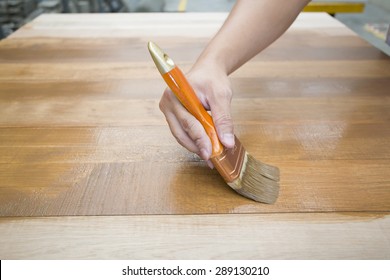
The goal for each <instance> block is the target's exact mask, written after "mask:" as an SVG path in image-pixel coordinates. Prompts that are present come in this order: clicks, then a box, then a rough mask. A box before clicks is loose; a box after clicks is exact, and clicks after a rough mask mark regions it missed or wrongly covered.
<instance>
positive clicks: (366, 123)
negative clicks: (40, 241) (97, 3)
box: [0, 14, 390, 216]
mask: <svg viewBox="0 0 390 280" xmlns="http://www.w3.org/2000/svg"><path fill="white" fill-rule="evenodd" d="M150 16H151V15H140V14H134V15H118V16H116V15H115V17H114V16H113V15H104V16H102V15H88V16H79V15H69V16H64V15H44V16H42V17H39V18H37V19H36V20H35V21H33V22H32V23H30V24H28V25H26V26H25V27H23V28H22V29H21V30H19V31H18V32H16V33H15V34H13V35H12V36H11V37H10V38H8V39H6V40H3V41H1V42H0V64H1V67H0V81H1V82H0V112H1V115H0V215H1V216H61V215H65V216H67V215H134V214H205V213H207V214H212V213H221V214H222V213H280V212H286V213H305V212H339V211H353V212H384V213H385V212H388V211H389V209H390V191H389V185H390V177H389V175H388V167H389V163H390V148H389V145H388V143H389V140H390V128H389V126H388V123H389V120H390V110H389V109H390V99H389V95H388V88H389V87H390V59H389V58H388V57H386V56H385V55H384V54H382V53H381V52H380V51H378V50H376V49H374V48H372V47H371V46H369V45H368V44H367V43H365V42H364V41H363V40H361V39H359V38H358V37H357V36H355V35H354V34H353V33H352V32H351V31H350V30H348V29H347V28H345V27H343V26H342V25H341V24H340V23H338V22H336V21H335V20H332V19H330V18H328V17H327V16H324V15H311V14H305V15H302V16H301V17H300V18H299V19H298V20H297V22H296V23H295V24H294V26H293V27H292V28H291V29H290V30H289V31H288V32H287V33H286V34H285V36H283V37H282V38H281V39H280V40H278V41H277V42H276V43H275V44H274V45H273V46H272V47H270V48H269V49H267V50H266V51H264V52H263V53H262V54H260V55H258V56H257V57H255V58H254V59H253V60H252V61H251V62H250V63H248V64H247V65H245V66H244V67H242V68H241V69H240V70H238V71H237V72H236V73H234V74H233V75H232V83H233V88H234V99H233V103H232V114H233V118H234V122H235V131H236V134H237V135H238V136H239V138H240V139H241V141H242V142H243V143H244V145H245V146H246V148H247V150H248V151H249V152H250V153H251V154H252V155H254V156H255V157H256V158H258V159H261V160H263V161H265V162H268V163H271V164H275V165H277V166H279V167H280V168H281V172H282V180H281V192H280V198H279V200H278V202H277V203H276V204H275V205H264V204H258V203H255V202H252V201H250V200H247V199H245V198H243V197H240V196H238V195H237V194H236V193H235V192H234V191H232V190H231V189H230V188H229V187H227V186H226V185H225V184H224V182H223V181H222V179H221V178H220V176H219V175H218V174H217V173H216V172H215V171H214V170H209V169H208V168H207V167H206V165H205V164H204V163H203V162H202V161H200V160H199V158H198V157H196V156H194V155H192V154H190V153H188V152H186V151H184V149H183V148H181V147H180V146H179V145H178V144H177V143H176V142H175V140H174V138H173V137H172V136H171V135H170V132H169V129H168V127H167V125H166V123H165V119H164V117H163V115H162V114H161V112H159V110H158V102H159V99H160V96H161V93H162V91H163V89H164V87H165V85H164V83H163V81H162V79H161V78H160V77H159V75H158V72H157V71H156V69H155V67H154V65H153V62H152V61H151V59H150V57H149V54H148V53H147V49H146V42H147V41H148V40H150V39H156V40H158V42H159V44H160V45H161V46H163V47H164V49H166V51H167V52H169V53H170V55H171V56H172V57H174V58H175V61H177V63H178V64H180V65H181V66H182V68H184V69H189V67H190V65H191V64H192V63H193V61H194V59H195V58H196V57H197V56H198V55H199V53H200V52H201V50H202V49H203V47H204V46H205V45H206V43H207V41H208V40H209V38H210V36H212V34H213V32H215V31H216V30H217V29H218V27H219V25H220V24H221V23H222V22H223V20H224V18H225V17H226V14H209V15H206V14H196V15H195V14H186V16H183V15H172V17H167V16H166V15H163V14H157V15H153V20H149V19H148V18H149V17H150ZM178 23H180V24H178ZM156 24H158V25H159V27H161V29H160V28H159V29H158V31H157V30H156V29H155V28H154V27H155V26H156ZM191 30H196V31H194V32H193V33H192V31H191ZM190 31H191V32H190Z"/></svg>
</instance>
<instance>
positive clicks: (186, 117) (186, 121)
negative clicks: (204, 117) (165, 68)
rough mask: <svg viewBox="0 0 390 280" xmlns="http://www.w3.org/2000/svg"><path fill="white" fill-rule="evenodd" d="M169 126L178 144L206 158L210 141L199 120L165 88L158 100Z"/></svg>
mask: <svg viewBox="0 0 390 280" xmlns="http://www.w3.org/2000/svg"><path fill="white" fill-rule="evenodd" d="M160 110H161V111H162V112H163V113H164V115H165V118H166V120H167V122H168V125H169V128H170V130H171V132H172V134H173V136H174V137H175V138H176V140H177V142H179V144H180V145H182V146H183V147H185V148H186V149H188V150H189V151H191V152H193V153H196V154H198V155H199V156H200V157H201V158H202V159H204V160H208V159H209V158H210V156H211V151H212V147H211V141H210V139H209V137H208V136H207V134H206V132H205V130H204V128H203V126H202V125H201V124H200V122H199V121H198V120H197V119H196V118H195V117H194V116H192V115H191V114H190V113H188V111H187V110H186V109H185V108H184V107H183V106H182V105H181V104H180V102H179V101H178V100H177V99H176V97H175V95H174V94H173V93H172V91H171V90H169V89H167V90H165V92H164V94H163V97H162V98H161V101H160Z"/></svg>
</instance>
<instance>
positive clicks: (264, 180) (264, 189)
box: [229, 153, 279, 203]
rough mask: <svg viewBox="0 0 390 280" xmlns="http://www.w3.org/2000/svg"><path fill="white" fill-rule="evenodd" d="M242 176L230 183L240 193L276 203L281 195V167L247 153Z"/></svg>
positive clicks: (256, 199) (258, 199)
mask: <svg viewBox="0 0 390 280" xmlns="http://www.w3.org/2000/svg"><path fill="white" fill-rule="evenodd" d="M245 157H246V160H245V164H244V166H243V167H242V170H241V175H240V178H238V179H237V180H235V181H234V182H232V183H230V184H229V185H230V186H231V187H232V188H233V189H234V190H235V191H236V192H238V193H239V194H241V195H243V196H245V197H247V198H250V199H253V200H255V201H259V202H264V203H274V202H275V201H276V199H277V198H278V195H279V182H278V181H279V169H278V168H277V167H274V166H271V165H268V164H265V163H263V162H260V161H257V160H256V159H255V158H254V157H252V156H251V155H249V154H248V153H246V154H245Z"/></svg>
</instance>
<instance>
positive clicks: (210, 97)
mask: <svg viewBox="0 0 390 280" xmlns="http://www.w3.org/2000/svg"><path fill="white" fill-rule="evenodd" d="M186 77H187V79H188V81H189V83H190V84H191V85H192V87H193V89H194V91H195V93H196V95H197V96H198V98H199V100H200V101H201V103H202V104H203V106H204V108H205V109H206V110H208V111H211V115H212V118H213V121H214V125H215V127H216V131H217V134H218V138H219V140H220V141H221V143H222V144H223V145H224V146H225V147H226V148H232V147H234V134H233V122H232V118H231V113H230V103H231V99H232V90H231V85H230V81H229V78H228V76H227V75H226V73H224V71H222V70H220V69H218V68H217V67H212V66H210V65H207V67H205V66H195V67H194V68H193V69H192V70H191V71H190V72H189V73H188V74H187V75H186ZM160 109H161V111H162V112H163V113H164V115H165V118H166V120H167V122H168V125H169V128H170V130H171V132H172V134H173V136H174V137H175V138H176V140H177V142H179V144H181V145H182V146H183V147H185V148H186V149H187V150H189V151H191V152H193V153H196V154H198V155H199V157H201V158H202V159H204V160H206V161H207V164H208V165H209V166H210V167H212V164H211V162H210V161H209V159H210V156H211V151H212V146H211V141H210V139H209V137H208V135H207V134H206V132H205V130H204V128H203V126H202V124H201V123H200V122H199V121H198V120H197V119H196V118H195V117H194V116H192V115H191V114H190V113H189V112H188V111H187V110H186V109H185V108H184V107H183V105H181V103H180V101H179V100H178V99H177V98H176V96H175V94H174V93H173V92H172V91H171V90H170V89H169V88H167V89H166V90H165V91H164V93H163V96H162V98H161V101H160Z"/></svg>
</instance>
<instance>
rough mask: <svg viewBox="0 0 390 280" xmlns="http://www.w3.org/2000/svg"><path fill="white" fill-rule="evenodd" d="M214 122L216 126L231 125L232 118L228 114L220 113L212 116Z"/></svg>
mask: <svg viewBox="0 0 390 280" xmlns="http://www.w3.org/2000/svg"><path fill="white" fill-rule="evenodd" d="M214 123H215V125H217V126H232V125H233V120H232V117H231V116H230V114H222V115H219V116H217V117H216V118H214Z"/></svg>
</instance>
